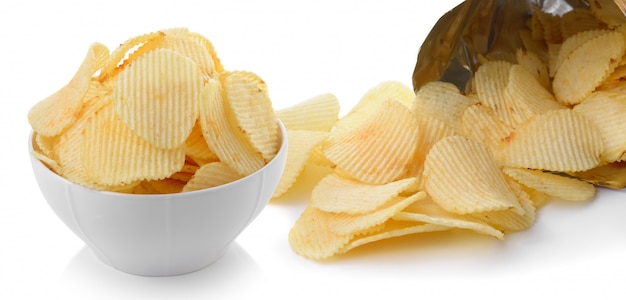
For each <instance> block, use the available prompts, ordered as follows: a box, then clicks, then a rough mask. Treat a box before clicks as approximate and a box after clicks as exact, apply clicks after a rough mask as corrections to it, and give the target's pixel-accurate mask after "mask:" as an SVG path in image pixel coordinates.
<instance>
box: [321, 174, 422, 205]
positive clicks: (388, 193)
mask: <svg viewBox="0 0 626 300" xmlns="http://www.w3.org/2000/svg"><path fill="white" fill-rule="evenodd" d="M416 183H417V178H406V179H401V180H398V181H394V182H390V183H387V184H382V185H371V184H366V183H362V182H358V181H356V180H352V179H348V178H344V177H341V176H339V175H337V174H336V173H333V174H330V175H328V176H326V177H324V178H323V179H322V180H320V182H319V183H318V184H317V185H316V186H315V188H314V189H313V190H312V191H311V199H310V200H309V201H310V205H311V206H313V207H315V208H317V209H320V210H323V211H327V212H334V213H348V214H361V213H368V212H371V211H373V210H375V209H377V208H379V207H381V206H382V205H384V204H385V203H386V202H388V201H390V200H392V199H394V198H395V197H397V196H399V195H400V193H402V192H404V191H406V190H408V189H409V188H411V187H412V186H413V185H415V184H416Z"/></svg>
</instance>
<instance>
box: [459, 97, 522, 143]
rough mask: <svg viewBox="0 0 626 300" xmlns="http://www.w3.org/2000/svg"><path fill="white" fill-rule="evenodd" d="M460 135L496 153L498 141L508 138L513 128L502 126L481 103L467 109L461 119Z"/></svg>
mask: <svg viewBox="0 0 626 300" xmlns="http://www.w3.org/2000/svg"><path fill="white" fill-rule="evenodd" d="M461 128H462V130H461V133H462V134H463V135H465V136H467V137H470V138H472V139H474V140H476V141H478V142H480V143H482V144H483V145H485V146H486V147H487V148H488V149H489V150H490V151H492V152H494V151H496V149H497V147H498V145H499V144H500V141H501V140H502V139H503V138H505V137H507V136H509V135H510V134H511V132H512V131H513V128H512V127H511V126H509V125H507V124H504V122H502V121H501V120H500V119H499V118H498V116H496V114H495V113H494V112H493V110H492V109H490V108H489V107H486V106H484V105H482V104H481V103H478V104H475V105H472V106H470V107H468V108H467V109H466V110H465V112H463V116H462V117H461Z"/></svg>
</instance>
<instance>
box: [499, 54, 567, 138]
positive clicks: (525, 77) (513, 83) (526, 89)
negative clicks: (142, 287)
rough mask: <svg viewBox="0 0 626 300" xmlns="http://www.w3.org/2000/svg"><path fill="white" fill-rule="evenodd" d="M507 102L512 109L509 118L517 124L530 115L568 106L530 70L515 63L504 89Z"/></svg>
mask: <svg viewBox="0 0 626 300" xmlns="http://www.w3.org/2000/svg"><path fill="white" fill-rule="evenodd" d="M504 96H505V97H506V103H507V104H508V105H509V107H511V108H512V109H511V110H510V111H509V116H510V117H509V118H508V119H510V120H511V121H512V122H513V123H512V125H514V126H516V125H518V124H519V123H522V122H524V121H526V120H527V119H529V118H530V117H532V116H534V115H536V114H539V113H543V112H545V111H548V110H552V109H562V108H566V107H565V106H564V105H562V104H560V103H559V102H557V101H556V99H555V98H554V95H552V93H550V91H548V90H547V89H545V88H544V87H543V86H542V85H541V83H540V82H539V81H538V80H537V78H536V77H535V76H533V75H532V74H531V73H530V72H528V70H527V69H526V68H525V67H523V66H521V65H513V66H512V67H511V68H510V70H509V82H508V84H507V85H506V87H505V89H504Z"/></svg>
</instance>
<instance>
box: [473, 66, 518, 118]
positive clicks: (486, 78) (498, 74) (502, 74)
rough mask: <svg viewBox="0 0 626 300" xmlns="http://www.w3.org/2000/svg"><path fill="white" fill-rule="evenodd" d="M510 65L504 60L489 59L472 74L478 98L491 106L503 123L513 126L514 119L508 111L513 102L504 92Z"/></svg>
mask: <svg viewBox="0 0 626 300" xmlns="http://www.w3.org/2000/svg"><path fill="white" fill-rule="evenodd" d="M512 66H513V64H511V63H509V62H506V61H489V62H487V63H485V64H483V65H481V66H480V67H479V68H478V70H477V71H476V73H475V75H474V86H475V89H476V94H477V95H478V100H479V101H480V102H481V103H482V104H483V105H485V106H487V107H489V108H491V109H492V110H493V111H494V113H495V114H496V116H498V118H499V119H500V120H502V121H503V122H504V123H505V124H507V125H511V126H514V125H515V120H513V119H512V116H511V114H510V113H509V112H510V110H511V109H512V108H511V106H512V105H513V104H512V103H510V102H509V99H508V98H507V97H506V96H505V94H504V93H505V89H506V86H507V84H508V83H509V73H510V69H511V67H512Z"/></svg>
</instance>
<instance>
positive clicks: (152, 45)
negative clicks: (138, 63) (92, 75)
mask: <svg viewBox="0 0 626 300" xmlns="http://www.w3.org/2000/svg"><path fill="white" fill-rule="evenodd" d="M163 35H164V34H163V32H160V31H157V32H151V33H147V34H142V35H138V36H135V37H132V38H130V39H128V40H126V41H125V42H124V43H122V44H121V45H120V46H119V47H117V48H116V49H115V50H113V52H111V55H110V56H109V57H108V59H107V60H106V62H105V63H104V65H103V67H102V70H101V71H100V75H99V76H98V80H99V81H101V82H104V81H106V80H109V79H112V78H115V77H116V76H117V74H119V72H120V71H122V70H124V69H125V68H126V67H127V66H129V65H130V64H131V63H132V62H133V61H134V60H135V59H136V58H137V57H139V56H140V55H142V54H144V53H147V52H149V51H151V50H154V49H156V47H157V46H158V45H159V44H160V42H161V40H162V38H163Z"/></svg>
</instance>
